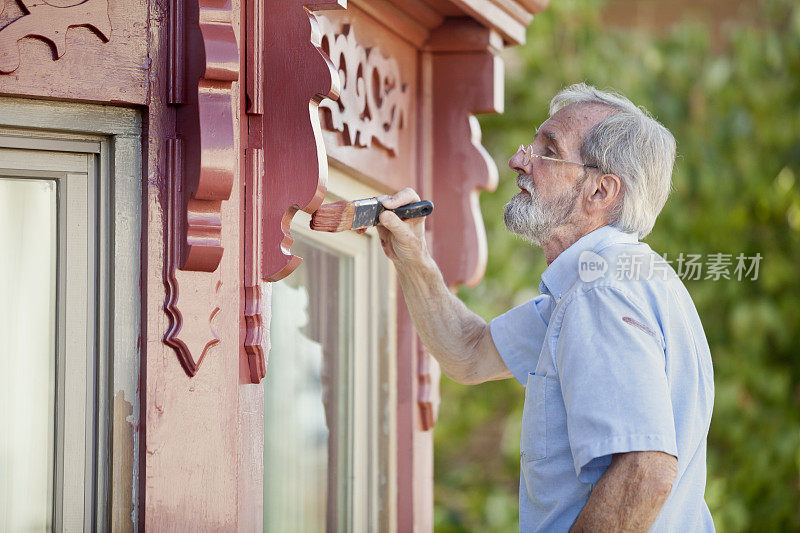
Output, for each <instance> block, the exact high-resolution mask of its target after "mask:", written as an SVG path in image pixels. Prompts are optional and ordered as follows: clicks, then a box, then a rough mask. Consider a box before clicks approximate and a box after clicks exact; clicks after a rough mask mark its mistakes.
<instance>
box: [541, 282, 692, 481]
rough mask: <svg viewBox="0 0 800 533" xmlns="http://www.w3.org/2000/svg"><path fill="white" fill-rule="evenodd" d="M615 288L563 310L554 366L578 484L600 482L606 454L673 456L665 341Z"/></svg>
mask: <svg viewBox="0 0 800 533" xmlns="http://www.w3.org/2000/svg"><path fill="white" fill-rule="evenodd" d="M642 309H643V307H642V306H640V305H637V304H636V303H635V302H634V300H633V299H632V298H630V297H629V296H627V295H625V294H623V293H622V292H621V291H620V290H619V289H617V288H613V287H596V288H592V289H590V290H588V291H587V292H585V293H583V294H579V295H577V296H576V297H575V298H574V299H573V300H572V301H571V302H569V303H568V304H567V307H566V311H565V315H564V319H563V322H562V328H561V332H560V335H559V339H558V342H557V345H556V354H555V362H556V367H557V371H558V374H559V378H560V380H561V389H562V395H563V397H564V406H565V408H566V412H567V432H568V434H569V443H570V448H571V449H572V457H573V461H574V465H575V473H576V474H577V475H578V478H579V479H580V480H581V481H583V482H587V483H594V482H596V481H597V472H596V471H593V470H594V469H595V467H596V466H597V465H608V463H609V462H610V457H609V456H610V454H614V453H625V452H631V451H662V452H665V453H668V454H671V455H674V456H675V457H677V455H678V453H677V445H676V438H675V423H674V419H673V411H672V401H671V399H670V389H669V383H668V381H667V374H666V368H665V359H664V348H663V337H662V334H661V330H660V328H659V327H658V326H657V325H656V323H655V322H656V320H655V318H654V316H652V314H651V313H647V312H644V311H642Z"/></svg>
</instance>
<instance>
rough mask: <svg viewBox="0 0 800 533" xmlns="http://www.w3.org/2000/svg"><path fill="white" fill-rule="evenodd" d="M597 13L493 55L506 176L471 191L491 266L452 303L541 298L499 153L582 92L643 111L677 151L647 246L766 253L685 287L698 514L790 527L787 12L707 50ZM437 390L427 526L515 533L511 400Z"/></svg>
mask: <svg viewBox="0 0 800 533" xmlns="http://www.w3.org/2000/svg"><path fill="white" fill-rule="evenodd" d="M602 4H603V2H601V1H597V0H559V1H558V2H552V3H551V5H550V7H548V8H547V10H546V11H545V12H544V13H543V14H541V15H539V16H537V17H536V20H535V21H534V22H533V24H532V25H531V27H530V29H529V31H528V43H527V44H526V45H525V46H524V47H521V48H519V49H517V50H516V51H515V52H514V53H512V54H509V56H508V57H507V70H508V73H507V74H508V75H507V86H506V113H505V114H504V115H498V116H486V117H481V123H482V126H483V132H484V142H485V144H486V146H487V148H488V149H489V152H490V153H492V154H494V156H495V159H496V162H497V164H498V166H499V167H500V169H501V176H502V178H501V183H500V186H499V187H498V190H497V192H495V193H493V194H487V193H484V194H483V195H482V196H481V206H482V209H483V213H484V218H485V223H486V228H487V232H488V236H489V263H488V266H487V272H486V277H485V279H484V280H483V282H482V283H481V285H480V286H478V287H476V288H474V289H463V290H462V291H461V292H460V296H461V297H462V298H463V299H464V300H465V301H466V302H467V304H468V305H469V306H470V307H471V308H472V309H474V310H475V311H477V312H478V313H479V314H481V315H482V316H483V317H484V318H486V319H487V320H488V319H491V318H492V317H494V316H497V315H498V314H500V313H502V312H504V311H505V310H507V309H509V308H510V307H512V306H513V305H517V304H519V303H522V302H524V301H526V300H527V299H529V298H531V297H532V296H534V295H535V294H536V293H537V286H538V282H539V276H540V274H541V272H542V271H543V270H544V268H545V263H544V258H543V255H542V253H541V250H539V249H538V248H534V247H532V246H530V245H527V244H526V243H524V242H523V241H521V240H519V239H517V238H515V237H513V236H511V235H510V234H509V233H508V232H507V231H506V230H505V228H504V226H503V223H502V208H503V205H504V204H505V203H506V202H507V201H508V199H509V198H510V197H511V196H512V195H513V194H514V193H515V192H516V186H515V184H514V178H515V176H514V175H513V173H511V172H510V171H509V170H507V168H508V167H507V161H508V158H509V157H510V156H511V155H512V153H513V152H514V150H515V148H516V147H517V146H518V145H519V144H520V143H528V142H530V141H531V138H532V136H533V131H534V129H535V128H536V127H537V126H538V125H539V124H541V123H542V122H543V121H544V120H546V118H547V107H548V102H549V99H550V98H551V97H552V96H553V95H554V94H555V93H556V92H557V91H558V90H559V89H560V88H562V87H563V86H565V85H568V84H571V83H575V82H578V81H585V82H587V83H590V84H592V85H595V86H597V87H599V88H613V89H616V90H618V91H620V92H621V93H623V94H625V95H626V96H628V97H629V98H631V99H632V100H633V101H634V102H636V103H637V104H639V105H644V106H645V107H646V108H647V109H648V110H650V111H651V113H652V114H653V115H654V116H656V117H657V118H658V119H659V120H660V121H661V122H662V123H664V124H665V125H666V126H667V127H668V128H669V129H670V130H671V131H672V132H673V134H674V135H675V138H676V140H677V143H678V153H679V156H678V161H677V164H676V168H675V173H674V191H673V193H672V195H671V196H670V199H669V201H668V202H667V205H666V207H665V209H664V211H663V212H662V214H661V216H660V218H659V220H658V222H657V223H656V227H655V229H654V231H653V233H652V234H651V235H650V236H648V238H647V239H646V240H647V241H648V242H649V243H650V245H651V246H652V247H653V249H655V250H656V251H658V252H659V253H661V254H662V255H664V254H666V256H667V258H668V259H674V258H675V257H677V256H678V254H679V253H681V252H683V253H696V254H703V255H704V256H705V255H706V254H709V253H716V252H722V253H730V254H733V257H734V258H735V257H736V255H737V254H739V253H744V254H745V255H746V256H752V255H754V254H755V253H757V252H758V253H760V254H761V255H762V256H763V260H762V262H761V267H760V272H759V276H758V279H757V280H755V281H751V280H743V281H736V280H731V281H725V280H722V281H711V280H700V281H687V282H686V285H687V287H688V289H689V291H690V293H691V294H692V296H693V298H694V301H695V304H696V306H697V308H698V311H699V313H700V317H701V319H702V320H703V324H704V326H705V329H706V334H707V336H708V341H709V344H710V346H711V352H712V357H713V360H714V371H715V382H716V401H715V405H714V417H713V420H712V422H711V430H710V434H709V453H708V483H707V488H706V501H707V502H708V505H709V507H710V508H711V512H712V515H713V516H714V521H715V523H716V526H717V528H718V530H720V531H787V530H795V531H800V511H799V510H798V503H800V357H799V356H800V349H798V346H800V6H798V5H797V4H796V2H795V1H793V0H770V1H763V2H761V3H760V4H758V9H757V13H756V14H755V16H753V17H750V18H748V19H747V20H745V21H743V22H741V23H740V25H739V26H738V27H733V28H731V29H729V31H728V32H727V34H726V35H725V43H726V44H725V46H723V47H722V49H721V50H715V49H714V47H713V46H712V43H711V42H710V41H711V38H710V36H709V30H708V28H707V27H705V26H702V25H699V24H687V23H684V24H681V25H679V26H677V27H675V28H673V29H672V30H670V31H669V32H668V33H665V34H663V35H660V36H654V35H649V34H645V33H641V32H635V31H629V30H618V29H610V28H609V27H608V26H607V25H604V24H603V23H602V22H601V19H600V14H601V10H602V7H603V5H602ZM503 169H506V171H505V172H502V170H503ZM442 394H443V404H442V411H441V415H440V419H439V422H438V425H437V427H436V448H435V460H436V462H435V464H436V472H435V475H436V515H435V516H436V529H437V531H443V532H449V531H516V529H517V502H516V500H517V482H518V476H519V432H520V417H521V411H522V401H523V392H522V389H521V388H520V387H519V385H518V384H516V382H513V381H510V380H509V381H505V382H497V383H490V384H486V385H481V386H480V387H478V388H475V387H463V386H460V385H457V384H454V383H453V382H451V381H449V380H446V379H445V380H443V381H442Z"/></svg>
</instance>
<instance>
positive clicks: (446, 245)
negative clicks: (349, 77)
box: [417, 19, 503, 431]
mask: <svg viewBox="0 0 800 533" xmlns="http://www.w3.org/2000/svg"><path fill="white" fill-rule="evenodd" d="M502 46H503V43H502V39H501V37H500V36H499V35H498V34H497V33H495V32H494V31H492V30H489V29H487V28H485V27H483V26H481V25H479V24H478V23H476V22H475V21H473V20H472V19H446V20H445V22H444V23H443V24H442V26H440V27H439V28H437V29H435V30H434V31H433V32H432V33H431V35H430V37H429V39H428V41H427V43H426V46H425V50H426V52H428V53H430V54H431V65H432V78H433V79H432V92H433V105H432V108H433V109H432V113H433V151H432V153H433V201H434V203H435V204H436V209H437V211H438V213H439V215H438V217H437V218H436V221H435V222H434V221H432V222H433V223H432V224H431V226H432V238H431V240H432V244H433V246H432V248H433V255H434V257H435V259H436V262H437V263H438V264H439V267H440V268H441V270H442V274H443V276H444V280H445V282H446V283H447V285H448V287H450V288H451V289H455V288H457V287H458V286H459V285H461V284H466V285H469V286H473V285H476V284H477V283H478V282H479V281H480V279H481V278H482V277H483V273H484V271H485V269H486V253H487V250H486V232H485V229H484V227H483V219H482V218H481V212H480V206H479V204H478V195H479V193H480V191H482V190H487V191H493V190H494V189H495V188H496V187H497V167H496V166H495V164H494V161H492V159H491V157H490V156H489V154H488V153H487V152H486V150H485V149H484V148H483V146H482V145H481V130H480V125H479V124H478V119H476V118H475V117H474V116H473V115H472V114H473V113H500V112H502V110H503V63H502V60H501V59H500V58H499V57H498V56H497V53H498V52H499V51H500V49H501V48H502ZM417 354H418V355H417V357H418V361H417V405H418V407H419V420H420V426H421V429H422V430H423V431H427V430H430V429H432V428H433V426H434V425H435V423H436V418H437V416H438V412H439V376H440V375H441V371H440V369H439V364H438V363H437V362H436V360H435V359H433V357H431V355H430V354H429V353H428V351H427V350H426V349H425V347H424V346H423V344H422V342H419V345H418V350H417Z"/></svg>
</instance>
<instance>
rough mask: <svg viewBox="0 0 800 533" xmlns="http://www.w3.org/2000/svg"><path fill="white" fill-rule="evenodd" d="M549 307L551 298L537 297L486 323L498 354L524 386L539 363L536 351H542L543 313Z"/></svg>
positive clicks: (543, 334)
mask: <svg viewBox="0 0 800 533" xmlns="http://www.w3.org/2000/svg"><path fill="white" fill-rule="evenodd" d="M549 305H550V297H549V296H547V295H544V294H540V295H539V296H537V297H536V298H533V299H532V300H529V301H528V302H526V303H524V304H522V305H520V306H517V307H515V308H513V309H511V310H509V311H507V312H505V313H503V314H502V315H500V316H498V317H496V318H495V319H493V320H492V321H491V322H490V323H489V329H490V331H491V334H492V341H494V345H495V346H496V347H497V351H498V352H500V356H501V357H502V358H503V362H504V363H505V364H506V366H507V367H508V369H509V370H510V371H511V373H512V374H514V377H515V378H516V379H517V381H519V383H520V385H522V386H523V387H524V386H525V384H526V383H527V381H528V372H533V371H534V370H536V364H537V363H538V361H539V352H541V351H542V343H543V342H544V336H545V333H546V332H547V322H546V321H545V319H544V316H545V315H544V313H545V312H547V310H548V308H549Z"/></svg>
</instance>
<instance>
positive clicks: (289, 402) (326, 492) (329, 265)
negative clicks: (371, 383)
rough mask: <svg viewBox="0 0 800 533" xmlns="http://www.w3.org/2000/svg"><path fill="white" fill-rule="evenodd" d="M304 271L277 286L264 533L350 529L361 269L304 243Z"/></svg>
mask: <svg viewBox="0 0 800 533" xmlns="http://www.w3.org/2000/svg"><path fill="white" fill-rule="evenodd" d="M292 252H293V253H295V254H297V255H299V256H301V257H303V259H304V261H303V263H302V265H301V266H300V267H299V268H298V269H297V270H296V271H295V272H294V273H293V274H292V275H291V276H289V277H288V278H286V279H285V280H282V281H279V282H277V283H273V285H272V291H273V292H272V322H271V325H270V341H271V350H270V355H269V362H268V367H267V377H266V378H265V380H264V387H265V389H264V529H265V531H281V532H283V531H294V532H304V531H325V530H326V529H329V530H336V529H338V527H337V524H339V525H341V524H346V523H347V522H346V520H347V518H346V517H345V516H344V513H346V509H347V508H348V507H349V505H348V499H349V497H348V495H347V487H348V485H347V479H348V478H349V472H350V471H351V464H352V458H351V456H350V452H349V450H350V449H351V446H350V439H351V437H350V435H351V429H350V421H349V420H348V417H347V413H349V412H350V396H351V395H350V392H349V391H350V389H351V387H349V380H348V376H349V374H350V372H349V369H348V361H350V360H352V356H351V353H350V352H351V351H352V324H351V320H350V318H349V317H351V316H352V314H353V313H352V305H353V302H352V290H351V287H352V259H350V258H348V257H346V256H342V255H338V254H336V253H334V252H330V251H326V250H324V249H321V248H317V247H312V246H310V245H308V244H306V243H304V242H301V241H299V240H298V241H297V242H295V244H294V246H293V247H292Z"/></svg>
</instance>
